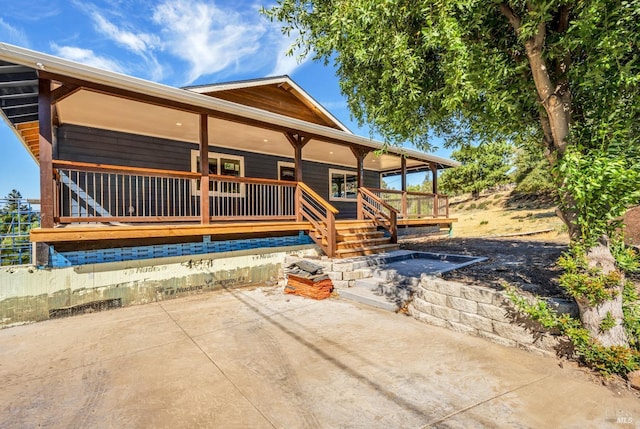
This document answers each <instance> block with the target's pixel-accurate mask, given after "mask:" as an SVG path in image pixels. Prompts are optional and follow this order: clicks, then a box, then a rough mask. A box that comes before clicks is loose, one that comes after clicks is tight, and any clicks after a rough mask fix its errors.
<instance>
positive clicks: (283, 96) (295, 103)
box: [183, 75, 353, 134]
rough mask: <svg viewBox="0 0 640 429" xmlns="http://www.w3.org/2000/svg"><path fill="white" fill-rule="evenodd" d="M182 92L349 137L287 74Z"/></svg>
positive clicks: (196, 87) (211, 85)
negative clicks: (206, 96)
mask: <svg viewBox="0 0 640 429" xmlns="http://www.w3.org/2000/svg"><path fill="white" fill-rule="evenodd" d="M183 89H186V90H189V91H193V92H197V93H199V94H206V95H209V96H211V97H216V98H221V99H223V100H227V101H232V102H235V103H239V104H244V105H246V106H251V107H256V108H259V109H263V110H267V111H269V112H273V113H279V114H283V115H285V116H290V117H293V118H296V119H301V120H304V121H307V122H312V123H316V124H318V125H324V126H328V127H331V128H335V129H338V130H341V131H344V132H346V133H349V134H353V133H352V132H351V130H349V129H348V128H347V127H346V126H345V125H344V124H343V123H342V122H340V121H339V120H338V118H336V117H335V116H333V115H332V114H331V112H329V111H328V110H327V109H325V108H324V107H323V106H322V105H321V104H320V103H318V102H317V101H316V100H315V99H314V98H313V97H312V96H311V95H309V93H308V92H306V91H305V90H304V89H302V88H301V87H300V86H299V85H298V84H297V83H295V82H294V81H293V79H291V78H290V77H289V76H287V75H283V76H275V77H266V78H260V79H249V80H239V81H234V82H224V83H215V84H205V85H195V86H188V87H184V88H183Z"/></svg>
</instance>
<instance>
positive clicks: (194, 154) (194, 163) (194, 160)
mask: <svg viewBox="0 0 640 429" xmlns="http://www.w3.org/2000/svg"><path fill="white" fill-rule="evenodd" d="M208 155H209V160H212V159H215V160H216V162H217V163H218V168H217V171H218V175H220V174H219V173H220V172H221V171H222V168H221V166H220V158H227V159H233V160H235V161H239V163H240V176H239V177H244V156H238V155H229V154H227V153H218V152H209V153H208ZM199 156H200V151H199V150H191V171H192V172H194V173H195V172H197V171H198V157H199ZM197 182H199V179H195V180H193V184H192V186H191V195H195V196H200V190H198V186H197ZM244 195H245V186H244V183H241V184H240V192H220V191H209V196H210V197H244Z"/></svg>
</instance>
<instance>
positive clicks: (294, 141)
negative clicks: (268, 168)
mask: <svg viewBox="0 0 640 429" xmlns="http://www.w3.org/2000/svg"><path fill="white" fill-rule="evenodd" d="M284 135H285V136H286V137H287V140H289V143H291V146H293V151H294V153H293V162H294V164H295V170H296V176H295V179H296V182H302V148H303V147H304V145H306V144H307V143H309V140H311V139H310V138H309V137H306V136H303V135H302V134H296V133H292V132H288V131H287V132H285V133H284Z"/></svg>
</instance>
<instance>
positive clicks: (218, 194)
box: [53, 161, 297, 223]
mask: <svg viewBox="0 0 640 429" xmlns="http://www.w3.org/2000/svg"><path fill="white" fill-rule="evenodd" d="M53 166H54V168H55V169H56V171H55V178H56V186H55V189H56V198H55V200H56V205H55V208H54V210H55V213H54V218H55V219H56V221H57V222H59V223H74V222H149V223H152V222H184V221H191V222H195V221H199V220H200V219H201V216H200V214H201V201H200V189H199V187H200V174H199V173H191V172H184V171H173V170H156V169H149V168H131V167H123V166H115V165H102V164H90V163H80V162H70V161H54V163H53ZM209 179H210V180H209V217H210V219H211V220H213V221H227V220H295V219H296V202H295V195H296V187H297V184H296V183H295V182H287V181H280V180H267V179H254V178H246V177H230V176H216V175H211V176H209Z"/></svg>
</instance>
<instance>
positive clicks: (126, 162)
mask: <svg viewBox="0 0 640 429" xmlns="http://www.w3.org/2000/svg"><path fill="white" fill-rule="evenodd" d="M57 136H58V141H57V148H58V155H57V157H56V158H57V159H61V160H65V161H79V162H92V163H96V164H114V165H123V166H126V167H144V168H156V169H165V170H180V171H190V170H191V153H190V149H197V148H198V146H197V145H194V144H191V143H185V142H180V141H174V140H166V139H161V138H157V137H148V136H141V135H136V134H128V133H121V132H118V131H109V130H103V129H99V128H89V127H81V126H78V125H62V126H60V127H58V130H57ZM185 146H187V147H188V149H185Z"/></svg>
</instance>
